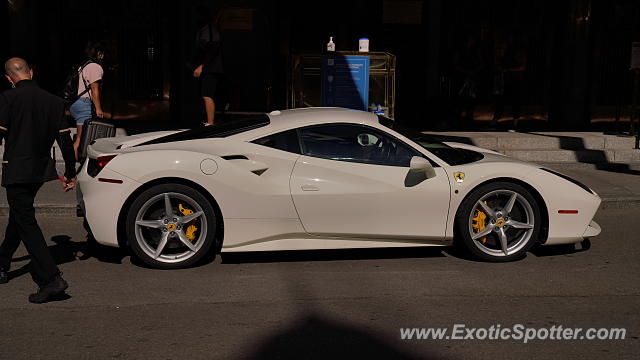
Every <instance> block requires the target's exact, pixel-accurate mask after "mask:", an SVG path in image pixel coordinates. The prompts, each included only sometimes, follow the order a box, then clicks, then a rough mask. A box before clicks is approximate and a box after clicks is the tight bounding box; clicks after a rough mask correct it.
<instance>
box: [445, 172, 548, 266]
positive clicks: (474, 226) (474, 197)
mask: <svg viewBox="0 0 640 360" xmlns="http://www.w3.org/2000/svg"><path fill="white" fill-rule="evenodd" d="M540 223H541V216H540V209H539V207H538V204H537V203H536V200H535V198H534V197H533V196H532V195H531V193H530V192H529V191H527V190H526V189H525V188H524V187H522V186H520V185H517V184H513V183H509V182H496V183H489V184H486V185H483V186H480V187H479V188H477V189H475V190H474V191H472V192H471V193H470V194H469V195H468V196H467V198H466V199H465V200H464V201H463V202H462V204H460V207H459V208H458V212H457V214H456V230H457V235H458V236H459V237H460V238H459V240H462V243H463V244H464V247H465V248H466V249H467V250H468V251H469V252H470V253H471V254H472V255H474V256H475V257H477V258H480V259H482V260H485V261H495V262H499V261H510V260H514V259H517V258H520V257H522V256H524V254H525V253H526V252H527V251H528V250H529V248H531V246H532V245H533V244H534V243H535V242H536V241H537V239H538V234H539V233H540V226H541V224H540Z"/></svg>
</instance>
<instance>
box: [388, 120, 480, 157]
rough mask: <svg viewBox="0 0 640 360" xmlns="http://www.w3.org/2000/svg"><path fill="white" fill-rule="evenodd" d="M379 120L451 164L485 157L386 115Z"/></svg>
mask: <svg viewBox="0 0 640 360" xmlns="http://www.w3.org/2000/svg"><path fill="white" fill-rule="evenodd" d="M378 120H379V121H380V124H382V125H384V126H386V127H388V128H390V129H393V130H395V131H397V132H398V133H400V134H402V135H404V136H406V137H407V138H409V139H411V140H412V141H414V142H416V143H417V144H418V145H420V146H422V147H423V148H425V149H426V150H427V151H429V152H431V153H432V154H434V155H436V156H437V157H439V158H440V159H442V160H444V161H445V162H446V163H447V164H449V165H462V164H468V163H472V162H475V161H478V160H482V159H483V158H484V155H482V154H481V153H479V152H477V151H472V150H467V149H459V148H454V147H451V146H449V145H447V144H444V143H443V142H441V141H439V140H437V139H436V138H434V137H431V136H429V135H425V134H422V133H419V132H417V131H414V130H412V129H409V128H406V127H402V126H398V125H397V124H396V123H395V122H394V121H393V120H391V119H389V118H386V117H384V116H380V115H378Z"/></svg>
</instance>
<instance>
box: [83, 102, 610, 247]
mask: <svg viewBox="0 0 640 360" xmlns="http://www.w3.org/2000/svg"><path fill="white" fill-rule="evenodd" d="M269 117H270V120H271V123H270V124H269V125H266V126H263V127H259V128H256V129H253V130H249V131H245V132H242V133H239V134H236V135H232V136H229V137H226V138H210V139H197V140H188V141H178V142H168V143H158V144H153V145H143V146H139V147H136V146H135V145H137V144H142V143H144V142H146V141H149V140H152V139H156V138H159V137H162V136H165V135H169V134H173V133H176V131H171V132H156V133H150V134H141V135H136V136H134V137H124V138H109V139H99V140H97V141H96V142H95V144H93V145H91V146H90V147H89V148H88V154H89V157H90V158H96V157H98V156H100V155H108V154H116V155H117V156H116V157H115V158H114V159H113V160H111V162H110V163H109V164H108V165H107V167H106V168H105V169H103V170H102V171H101V172H100V173H99V175H98V176H96V177H95V178H93V177H91V176H89V175H88V173H87V164H86V163H85V165H84V166H83V169H82V171H81V173H80V175H79V177H78V182H79V185H80V189H81V191H82V194H83V199H84V207H85V215H86V218H87V221H88V223H89V225H90V227H91V229H92V232H93V235H94V237H95V238H96V240H97V241H98V242H99V243H101V244H105V245H110V246H118V233H117V229H118V221H119V214H120V212H121V211H122V210H123V205H124V204H125V203H126V201H127V199H130V197H131V196H132V195H133V194H134V192H136V190H138V189H141V187H143V186H144V184H147V183H149V182H152V181H157V180H162V179H165V178H174V179H176V178H177V179H182V180H184V181H189V182H192V183H194V184H197V185H198V186H201V187H202V188H203V189H205V190H206V191H207V192H208V193H209V194H210V196H211V197H212V198H213V199H215V201H216V203H217V205H218V206H219V208H220V211H221V213H222V220H223V222H224V241H223V247H222V251H223V252H235V251H265V250H296V249H333V248H362V247H387V246H392V247H400V246H432V245H448V244H450V243H451V240H452V238H453V224H454V220H455V215H456V211H457V209H458V207H459V205H460V203H461V202H462V200H463V199H464V198H465V196H467V195H468V194H469V192H470V191H472V190H473V189H474V188H476V187H477V186H478V185H480V184H483V183H485V182H487V181H492V180H494V179H499V178H506V179H516V180H518V181H520V182H522V183H524V184H529V185H530V186H531V187H532V188H534V189H535V191H537V192H538V193H539V195H540V196H541V198H542V199H543V200H544V203H545V206H546V208H547V215H548V218H549V226H548V231H549V233H548V235H549V236H548V240H547V242H546V244H560V243H571V242H578V241H581V240H582V239H583V238H584V237H587V236H595V235H597V234H598V233H599V232H600V228H599V226H598V225H597V224H595V222H593V221H592V218H593V216H594V214H595V212H596V211H597V209H598V206H599V204H600V198H599V197H598V196H597V195H595V194H593V193H589V192H587V191H586V190H584V189H582V188H580V187H578V186H577V185H575V184H573V183H571V182H569V181H567V180H565V179H562V178H560V177H558V176H557V175H554V174H551V173H548V172H546V171H543V170H540V169H539V168H538V166H536V165H535V164H530V163H525V162H521V161H518V160H515V159H511V158H508V157H506V156H503V155H501V154H498V153H495V152H493V151H490V150H486V149H481V148H478V147H475V146H472V145H467V144H457V143H450V145H452V146H454V147H461V148H465V149H469V150H474V151H479V152H483V153H484V155H485V158H484V159H483V160H481V161H478V162H474V163H471V164H465V165H460V166H449V165H448V164H447V163H446V162H444V161H443V160H441V159H439V158H438V157H437V156H434V155H433V154H432V153H430V152H428V151H427V150H425V149H423V148H421V147H420V146H419V145H417V144H416V143H414V142H412V141H411V140H409V139H408V138H406V137H404V136H402V135H400V134H398V133H396V132H395V131H393V130H390V129H388V128H386V127H385V126H383V125H381V124H379V123H378V120H377V117H376V116H375V115H374V114H371V113H365V112H360V111H354V110H345V109H337V108H316V109H296V110H286V111H282V112H278V113H272V114H270V115H269ZM335 122H342V123H353V124H362V125H366V126H371V127H374V128H377V129H380V130H382V131H384V132H386V133H388V134H391V135H393V136H395V137H396V138H398V139H400V140H402V141H403V142H405V143H407V144H408V145H410V146H412V147H413V148H415V149H416V150H417V151H419V152H420V153H422V154H424V156H425V157H428V158H429V159H431V160H432V161H433V162H434V163H436V164H438V165H440V166H439V167H435V171H436V177H435V178H431V179H428V180H425V181H424V182H422V183H419V184H417V185H416V186H413V187H407V186H405V184H404V179H405V176H404V174H406V172H407V171H408V168H402V167H390V166H379V165H365V164H360V163H347V162H340V161H334V160H326V159H319V158H311V157H307V156H304V155H299V154H294V153H289V152H286V151H281V150H277V149H272V148H269V147H266V146H262V145H257V144H253V143H251V142H250V141H253V140H255V139H258V138H261V137H263V136H266V135H270V134H274V133H278V132H280V131H284V130H288V129H295V128H298V127H300V126H307V125H315V124H323V123H335ZM229 157H231V158H229ZM455 172H463V173H464V174H465V179H464V181H462V182H457V181H456V180H455V179H454V178H453V174H454V173H455ZM101 178H107V179H117V180H122V181H123V183H122V184H113V183H105V182H101V181H100V180H99V179H101ZM303 186H310V188H307V190H302V188H303ZM313 187H316V188H318V190H317V191H315V190H314V189H313ZM337 204H339V206H338V205H337ZM384 205H387V206H389V205H392V206H389V208H385V207H384ZM401 206H402V207H401ZM574 209H575V210H578V214H558V210H574ZM124 210H126V209H124ZM301 219H302V220H301ZM390 219H391V220H393V221H391V220H390Z"/></svg>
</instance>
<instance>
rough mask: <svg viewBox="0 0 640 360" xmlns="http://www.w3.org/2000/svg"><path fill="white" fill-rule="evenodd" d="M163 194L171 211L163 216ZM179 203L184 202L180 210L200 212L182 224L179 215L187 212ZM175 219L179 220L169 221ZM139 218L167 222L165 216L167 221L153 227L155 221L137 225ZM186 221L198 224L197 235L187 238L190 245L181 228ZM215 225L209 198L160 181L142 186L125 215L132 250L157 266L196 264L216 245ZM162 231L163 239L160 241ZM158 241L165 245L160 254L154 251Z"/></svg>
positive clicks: (171, 267) (145, 261) (176, 267)
mask: <svg viewBox="0 0 640 360" xmlns="http://www.w3.org/2000/svg"><path fill="white" fill-rule="evenodd" d="M166 197H168V198H169V203H170V204H171V208H172V211H173V213H172V215H171V216H169V218H167V217H166V216H165V213H166V211H165V210H164V209H166V207H165V199H166ZM157 202H161V203H160V204H158V203H157ZM183 204H184V205H183ZM180 205H183V210H184V209H186V208H189V209H190V210H191V208H192V209H193V210H191V211H194V210H196V211H195V214H196V215H197V214H198V213H200V212H201V213H202V214H201V215H199V217H198V218H197V219H194V220H192V221H191V222H189V223H185V224H182V223H181V219H183V218H185V219H186V215H184V214H183V213H181V212H180V209H179V208H178V207H179V206H180ZM143 207H144V208H143ZM143 217H148V218H143ZM175 219H177V220H178V221H172V220H175ZM138 220H140V221H142V220H144V221H147V220H148V222H160V223H164V224H167V223H166V222H165V220H168V221H170V223H168V224H167V225H162V226H161V227H159V228H156V227H155V225H154V226H153V227H146V225H144V226H141V225H136V223H137V221H138ZM189 224H192V225H196V224H197V225H199V226H200V230H199V231H200V233H199V234H198V237H197V239H195V240H193V239H191V240H190V241H191V242H192V244H191V245H188V244H186V242H185V241H184V240H187V237H186V234H185V233H186V232H185V231H184V230H183V229H182V228H187V227H188V225H189ZM217 226H218V225H217V219H216V215H215V211H214V209H213V206H212V205H211V203H210V202H209V200H208V199H207V198H206V197H205V196H204V195H202V194H201V193H200V192H199V191H197V190H195V189H193V188H191V187H189V186H186V185H182V184H160V185H156V186H153V187H151V188H149V189H147V190H145V191H144V192H142V193H141V194H140V195H138V197H137V198H136V199H135V200H134V201H133V203H132V204H131V207H130V208H129V211H128V212H127V218H126V234H127V239H128V241H129V246H130V247H131V250H132V251H133V253H134V254H135V256H136V257H137V258H139V259H140V260H141V261H142V262H144V263H145V264H147V265H149V266H151V267H154V268H158V269H179V268H185V267H190V266H193V265H195V264H197V263H198V262H199V261H201V260H202V259H203V258H204V257H205V256H207V255H209V252H211V251H214V250H215V249H216V247H214V244H215V243H216V229H217ZM171 230H173V231H171ZM203 232H204V234H203ZM165 235H166V240H164V243H163V240H162V239H163V236H165ZM192 236H194V237H195V235H192ZM161 243H163V244H164V245H162V248H161V249H160V255H159V256H156V257H154V254H153V253H154V251H157V250H158V248H159V247H160V244H161ZM154 245H155V248H154ZM188 246H191V247H188ZM183 250H184V252H182V251H183ZM166 252H168V253H166ZM214 256H215V255H214Z"/></svg>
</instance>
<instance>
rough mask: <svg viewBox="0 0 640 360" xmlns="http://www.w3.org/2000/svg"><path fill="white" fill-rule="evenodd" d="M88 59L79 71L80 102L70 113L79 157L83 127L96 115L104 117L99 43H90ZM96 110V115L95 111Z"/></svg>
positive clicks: (101, 55)
mask: <svg viewBox="0 0 640 360" xmlns="http://www.w3.org/2000/svg"><path fill="white" fill-rule="evenodd" d="M85 54H86V55H87V57H88V60H87V62H86V63H85V64H84V65H83V66H82V67H80V68H79V69H78V73H79V74H80V76H78V78H79V79H78V96H79V98H78V100H76V101H75V102H74V103H73V104H71V107H69V112H70V113H71V116H72V117H73V119H74V120H75V121H76V128H77V130H78V132H77V135H76V140H75V142H74V143H73V149H74V150H75V152H76V158H77V157H78V147H79V146H80V137H81V136H82V126H83V125H84V122H85V121H87V120H89V119H91V118H92V117H93V116H94V115H95V116H96V117H98V118H102V117H103V116H104V114H103V112H102V104H101V102H100V83H101V81H102V76H103V75H104V70H103V69H102V66H100V62H101V61H102V59H103V58H104V50H103V48H102V44H100V43H99V42H89V43H88V44H87V47H86V49H85ZM92 106H93V109H95V113H94V112H93V109H92Z"/></svg>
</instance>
